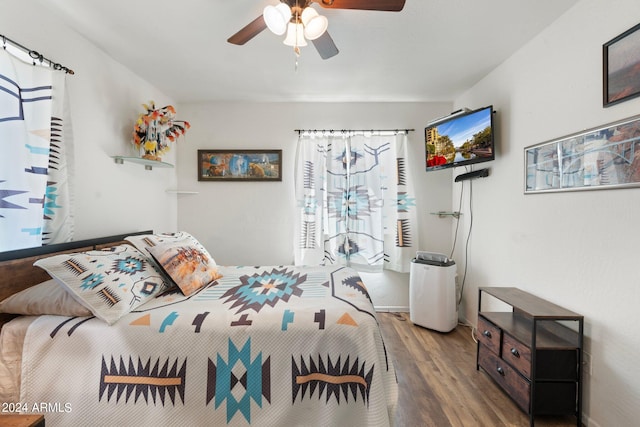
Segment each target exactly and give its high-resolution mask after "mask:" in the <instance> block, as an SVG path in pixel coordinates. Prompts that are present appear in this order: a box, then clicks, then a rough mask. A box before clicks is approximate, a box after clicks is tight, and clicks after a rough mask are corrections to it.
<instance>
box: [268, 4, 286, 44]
mask: <svg viewBox="0 0 640 427" xmlns="http://www.w3.org/2000/svg"><path fill="white" fill-rule="evenodd" d="M262 16H263V17H264V22H265V23H266V24H267V28H269V30H271V32H272V33H274V34H276V35H279V36H281V35H283V34H284V33H285V31H287V23H288V22H289V19H291V8H290V7H289V6H288V5H287V4H285V3H280V4H278V5H277V6H272V5H269V6H267V7H265V8H264V10H263V11H262Z"/></svg>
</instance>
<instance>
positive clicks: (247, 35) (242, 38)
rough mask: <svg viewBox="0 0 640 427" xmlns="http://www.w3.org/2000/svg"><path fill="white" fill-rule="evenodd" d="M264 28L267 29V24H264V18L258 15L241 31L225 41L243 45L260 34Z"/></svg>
mask: <svg viewBox="0 0 640 427" xmlns="http://www.w3.org/2000/svg"><path fill="white" fill-rule="evenodd" d="M265 28H267V23H266V22H264V17H263V16H262V15H260V16H258V17H257V18H256V19H254V20H253V21H251V22H250V23H249V24H247V25H246V26H245V27H244V28H243V29H241V30H240V31H238V32H237V33H235V34H234V35H232V36H231V37H229V38H228V39H227V41H228V42H229V43H232V44H239V45H242V44H245V43H246V42H248V41H249V40H251V39H252V38H254V37H255V36H257V35H258V34H260V33H261V32H262V31H263V30H264V29H265Z"/></svg>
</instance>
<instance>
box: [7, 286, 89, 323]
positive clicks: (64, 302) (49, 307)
mask: <svg viewBox="0 0 640 427" xmlns="http://www.w3.org/2000/svg"><path fill="white" fill-rule="evenodd" d="M0 313H12V314H22V315H29V316H40V315H43V314H52V315H55V316H71V317H73V316H79V317H86V316H91V315H92V314H91V311H89V309H88V308H86V307H85V306H84V305H82V304H80V303H79V302H78V301H76V300H75V299H73V297H72V296H71V294H69V292H67V290H66V289H65V288H63V287H62V286H60V285H58V284H57V283H56V281H55V280H53V279H49V280H47V281H45V282H42V283H39V284H37V285H34V286H32V287H30V288H27V289H24V290H22V291H20V292H18V293H17V294H13V295H11V296H10V297H8V298H7V299H5V300H4V301H2V302H0Z"/></svg>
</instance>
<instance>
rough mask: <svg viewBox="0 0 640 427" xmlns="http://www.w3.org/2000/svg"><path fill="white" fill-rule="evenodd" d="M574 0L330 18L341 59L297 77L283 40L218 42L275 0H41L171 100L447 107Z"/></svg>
mask: <svg viewBox="0 0 640 427" xmlns="http://www.w3.org/2000/svg"><path fill="white" fill-rule="evenodd" d="M577 1H578V0H534V1H532V0H407V2H406V5H405V7H404V9H403V10H402V11H401V12H377V11H360V10H328V9H323V8H322V7H320V6H319V5H318V4H314V5H313V6H314V7H315V8H316V10H318V11H319V12H320V13H321V14H324V15H325V16H327V18H328V20H329V29H328V31H329V33H330V34H331V36H332V38H333V40H334V41H335V43H336V45H337V47H338V49H339V50H340V53H339V54H338V55H337V56H335V57H333V58H330V59H327V60H322V59H321V58H320V56H319V55H318V53H317V52H316V50H315V48H314V47H313V45H312V44H309V46H307V47H304V48H302V54H301V56H300V58H299V59H298V65H297V69H296V57H295V55H294V53H293V50H292V48H290V47H287V46H285V45H283V44H282V39H283V36H276V35H274V34H272V33H271V32H269V30H265V31H263V32H262V33H260V34H259V35H258V36H256V37H255V38H254V39H252V40H251V41H249V42H248V43H247V44H246V45H244V46H236V45H232V44H229V43H227V41H226V40H227V38H229V37H230V36H231V35H233V34H234V33H235V32H237V31H238V30H239V29H240V28H242V27H244V26H245V25H246V24H248V23H249V22H250V21H252V20H253V19H254V18H256V17H257V16H259V15H260V14H261V13H262V9H263V8H264V7H265V6H266V5H268V4H277V0H225V1H222V0H180V1H173V0H134V1H131V0H109V1H103V0H101V1H97V0H47V1H43V2H42V4H43V6H45V7H47V8H50V9H52V10H53V11H54V12H55V13H56V14H60V16H61V17H62V18H63V19H64V20H65V21H66V22H67V23H68V24H69V26H70V27H72V28H73V29H75V30H76V31H78V32H79V33H80V34H82V35H83V36H84V37H86V38H87V39H89V40H90V41H91V42H92V43H94V44H95V45H97V46H99V47H100V48H101V49H103V50H104V51H105V52H107V53H108V54H109V55H110V56H111V57H113V58H114V59H115V60H117V61H119V62H120V63H122V64H124V65H125V66H127V67H128V68H130V69H131V70H133V71H134V72H136V73H137V74H138V75H140V76H141V77H143V78H144V79H145V80H147V81H149V82H151V83H152V84H154V85H155V86H157V87H158V88H159V89H160V90H162V91H163V92H164V93H166V94H167V95H169V96H171V97H172V98H173V99H175V100H176V101H177V102H206V101H230V100H242V101H249V100H250V101H332V102H340V101H352V102H355V101H451V100H453V99H454V98H455V97H456V96H457V95H458V94H460V93H461V92H462V91H464V90H465V89H467V88H469V87H471V86H472V85H473V84H474V83H476V82H477V81H479V80H480V79H481V78H482V77H483V76H485V75H486V74H487V73H488V72H490V71H491V70H492V69H494V68H495V67H496V66H497V65H499V64H500V63H502V62H503V61H504V60H506V59H507V58H508V57H509V56H511V55H512V54H513V53H514V52H515V51H517V50H518V48H520V47H521V46H522V45H524V44H526V43H527V42H528V41H529V40H531V39H532V38H533V37H535V35H536V34H538V33H539V32H540V31H541V30H542V29H544V28H545V27H547V26H548V25H549V24H551V23H552V22H553V21H554V20H556V19H557V18H558V17H559V16H560V15H561V14H562V13H564V12H565V11H566V10H567V9H569V8H570V7H571V6H573V5H574V4H575V3H576V2H577Z"/></svg>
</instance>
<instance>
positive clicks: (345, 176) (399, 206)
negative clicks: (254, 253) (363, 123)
mask: <svg viewBox="0 0 640 427" xmlns="http://www.w3.org/2000/svg"><path fill="white" fill-rule="evenodd" d="M406 149H407V136H406V133H395V132H394V133H393V134H391V135H383V134H380V133H375V132H370V133H363V132H309V133H301V135H300V138H299V141H298V153H297V159H296V176H295V178H296V184H295V185H296V199H297V215H296V241H295V242H294V244H295V263H296V264H298V265H303V264H307V265H317V264H343V265H348V266H350V267H353V268H355V269H357V270H360V271H381V270H382V269H383V268H387V269H391V270H395V271H401V272H408V271H409V266H410V261H411V257H412V256H413V255H415V251H416V246H417V243H418V242H417V235H418V234H417V221H416V209H415V198H414V197H415V196H414V195H413V188H412V186H411V185H410V183H409V182H408V181H407V180H408V178H409V176H410V174H409V173H408V171H407V169H406V168H407V166H408V162H407V161H406Z"/></svg>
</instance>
